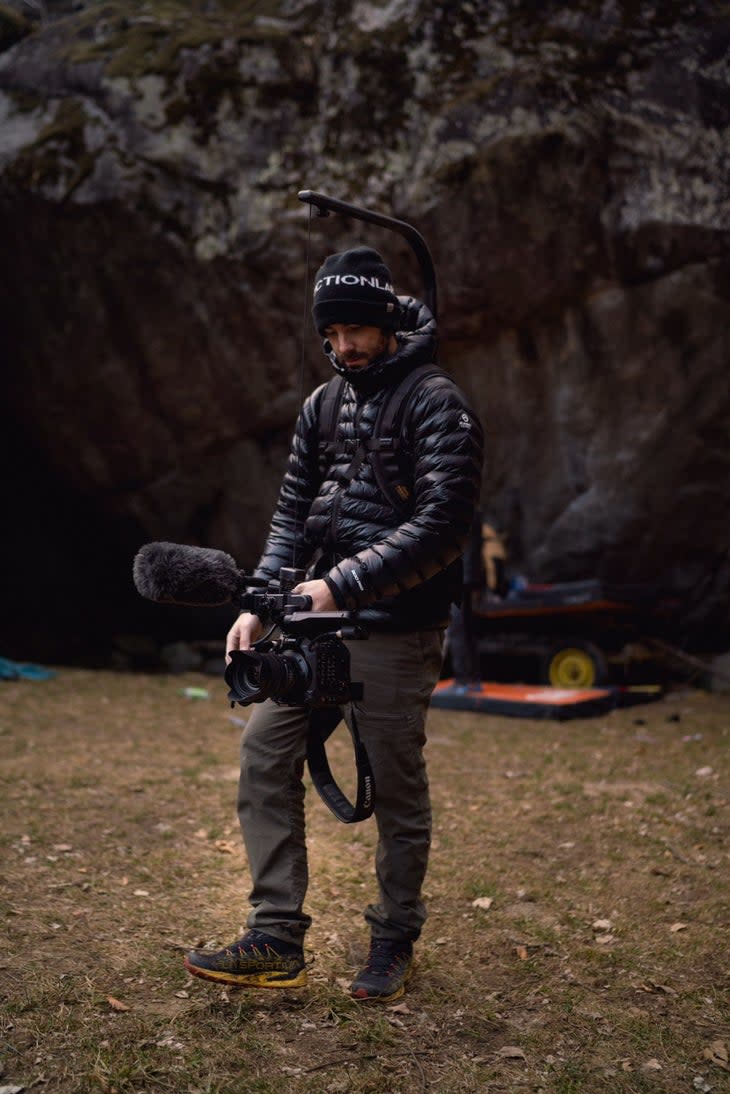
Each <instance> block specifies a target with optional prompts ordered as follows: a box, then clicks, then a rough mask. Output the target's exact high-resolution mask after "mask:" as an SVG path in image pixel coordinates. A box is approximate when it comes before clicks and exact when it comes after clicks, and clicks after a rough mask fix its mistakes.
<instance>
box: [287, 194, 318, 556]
mask: <svg viewBox="0 0 730 1094" xmlns="http://www.w3.org/2000/svg"><path fill="white" fill-rule="evenodd" d="M313 216H314V210H313V209H312V207H311V206H310V207H309V218H308V220H307V252H306V270H305V273H304V303H303V305H302V333H301V339H300V342H301V351H300V354H299V406H300V407H301V406H302V405H303V404H304V357H305V352H304V340H305V337H306V331H307V320H308V316H307V311H308V307H309V281H310V266H311V262H312V258H311V254H312V218H313ZM299 523H300V516H299V502H298V500H297V502H296V503H295V506H294V539H293V541H292V548H291V549H292V562H291V564H292V568H296V549H297V539H298V537H299Z"/></svg>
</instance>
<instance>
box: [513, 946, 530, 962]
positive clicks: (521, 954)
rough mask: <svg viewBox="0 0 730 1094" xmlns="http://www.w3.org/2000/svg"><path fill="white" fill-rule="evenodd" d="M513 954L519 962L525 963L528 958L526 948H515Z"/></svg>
mask: <svg viewBox="0 0 730 1094" xmlns="http://www.w3.org/2000/svg"><path fill="white" fill-rule="evenodd" d="M515 953H516V954H517V956H518V957H519V959H520V961H527V959H528V957H529V956H530V954H529V952H528V949H527V946H515Z"/></svg>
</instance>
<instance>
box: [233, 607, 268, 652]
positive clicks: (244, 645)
mask: <svg viewBox="0 0 730 1094" xmlns="http://www.w3.org/2000/svg"><path fill="white" fill-rule="evenodd" d="M263 633H264V625H263V623H262V622H261V620H260V619H259V617H258V616H257V615H252V614H251V612H241V614H240V615H239V617H238V619H237V620H236V622H235V623H234V624H233V626H232V627H231V629H230V630H229V632H228V634H227V636H226V664H227V665H228V664H230V661H231V658H230V653H231V650H250V649H251V646H252V645H253V644H254V642H257V641H258V639H259V638H260V637H261V635H262V634H263Z"/></svg>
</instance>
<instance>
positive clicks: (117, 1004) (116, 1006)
mask: <svg viewBox="0 0 730 1094" xmlns="http://www.w3.org/2000/svg"><path fill="white" fill-rule="evenodd" d="M106 1001H107V1003H108V1004H109V1006H110V1007H111V1008H112V1010H118V1011H120V1012H121V1011H125V1010H130V1009H131V1008H130V1007H128V1006H127V1004H126V1003H123V1002H122V1001H121V999H115V998H114V996H113V995H107V997H106Z"/></svg>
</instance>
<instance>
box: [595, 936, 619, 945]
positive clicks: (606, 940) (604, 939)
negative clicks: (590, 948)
mask: <svg viewBox="0 0 730 1094" xmlns="http://www.w3.org/2000/svg"><path fill="white" fill-rule="evenodd" d="M594 941H595V942H596V943H597V945H599V946H608V945H610V944H611V942H615V941H616V935H615V934H597V935H596V937H595V940H594Z"/></svg>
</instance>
